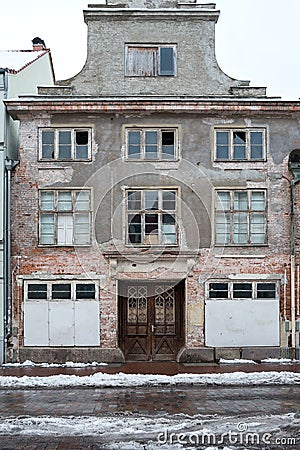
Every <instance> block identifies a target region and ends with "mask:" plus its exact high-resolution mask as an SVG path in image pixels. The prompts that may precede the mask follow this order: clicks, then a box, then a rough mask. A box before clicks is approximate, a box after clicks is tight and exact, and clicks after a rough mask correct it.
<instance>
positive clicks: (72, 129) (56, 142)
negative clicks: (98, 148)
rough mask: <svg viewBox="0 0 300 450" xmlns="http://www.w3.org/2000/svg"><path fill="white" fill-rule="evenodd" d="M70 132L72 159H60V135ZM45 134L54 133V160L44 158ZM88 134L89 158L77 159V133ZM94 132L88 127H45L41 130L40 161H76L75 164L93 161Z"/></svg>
mask: <svg viewBox="0 0 300 450" xmlns="http://www.w3.org/2000/svg"><path fill="white" fill-rule="evenodd" d="M63 131H66V132H70V133H71V143H70V145H71V157H70V158H61V157H59V147H60V145H59V133H60V132H63ZM43 132H53V133H54V142H53V145H54V147H53V150H54V154H53V157H52V158H46V157H43ZM78 132H79V133H80V132H87V133H88V142H87V144H86V145H87V152H88V154H87V157H86V158H77V157H76V146H77V144H76V133H78ZM91 136H92V130H91V128H88V127H83V128H80V127H53V128H52V127H45V128H39V161H75V162H78V161H80V162H83V161H91V159H92V139H91Z"/></svg>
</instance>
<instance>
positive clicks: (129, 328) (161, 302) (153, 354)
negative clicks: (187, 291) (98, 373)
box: [119, 283, 184, 361]
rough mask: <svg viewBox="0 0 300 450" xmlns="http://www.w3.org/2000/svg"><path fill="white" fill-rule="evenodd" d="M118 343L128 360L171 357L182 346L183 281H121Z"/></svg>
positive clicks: (150, 359) (166, 358) (172, 357)
mask: <svg viewBox="0 0 300 450" xmlns="http://www.w3.org/2000/svg"><path fill="white" fill-rule="evenodd" d="M120 292H121V293H122V296H121V295H120V296H119V345H120V347H121V349H122V350H123V351H124V354H125V358H126V359H127V360H132V361H152V360H175V359H176V355H177V353H178V350H179V349H180V347H181V346H182V345H183V342H184V338H183V324H184V314H183V312H184V308H183V305H184V295H183V294H184V284H183V283H179V284H178V285H176V286H173V285H168V284H167V283H164V284H155V285H154V284H150V283H149V284H126V285H125V284H123V285H122V288H121V290H120Z"/></svg>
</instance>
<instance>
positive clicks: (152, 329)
mask: <svg viewBox="0 0 300 450" xmlns="http://www.w3.org/2000/svg"><path fill="white" fill-rule="evenodd" d="M154 330H155V327H154V325H151V331H152V333H154Z"/></svg>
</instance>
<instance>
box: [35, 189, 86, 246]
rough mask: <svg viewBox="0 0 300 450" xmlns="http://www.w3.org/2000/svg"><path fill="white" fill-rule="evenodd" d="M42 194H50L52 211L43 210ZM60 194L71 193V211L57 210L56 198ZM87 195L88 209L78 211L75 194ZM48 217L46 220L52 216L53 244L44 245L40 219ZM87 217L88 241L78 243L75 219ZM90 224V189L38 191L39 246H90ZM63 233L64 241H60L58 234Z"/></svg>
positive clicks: (77, 224) (77, 225) (41, 220)
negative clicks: (51, 195)
mask: <svg viewBox="0 0 300 450" xmlns="http://www.w3.org/2000/svg"><path fill="white" fill-rule="evenodd" d="M43 193H52V194H53V198H54V208H53V209H43V208H42V195H43ZM60 193H71V206H72V207H71V209H68V210H60V209H59V208H58V197H59V194H60ZM83 193H88V194H89V209H79V208H78V207H77V205H79V203H77V199H76V197H77V194H78V195H79V196H80V194H83ZM47 215H48V219H50V216H53V222H52V220H51V223H53V242H51V243H46V242H43V233H42V231H43V230H42V228H43V219H42V217H45V216H47ZM83 216H85V217H86V216H87V217H88V229H89V232H88V239H86V242H84V243H80V241H79V239H78V233H77V234H76V227H77V231H78V229H79V223H78V221H77V222H76V219H77V220H78V218H79V217H81V218H82V217H83ZM60 218H63V219H64V220H65V224H66V227H65V228H63V222H62V221H61V220H60ZM91 224H92V189H80V188H78V189H76V188H74V189H73V188H72V189H40V191H39V245H40V246H47V247H49V246H59V247H61V246H90V245H91V233H92V230H91ZM67 226H69V231H70V233H71V238H69V237H68V235H67V231H68V230H67ZM60 230H62V231H63V232H65V236H67V237H66V239H65V240H63V241H61V239H60V237H59V232H61V231H60Z"/></svg>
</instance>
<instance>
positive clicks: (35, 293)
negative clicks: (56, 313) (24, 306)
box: [28, 284, 47, 300]
mask: <svg viewBox="0 0 300 450" xmlns="http://www.w3.org/2000/svg"><path fill="white" fill-rule="evenodd" d="M28 300H47V284H29V285H28Z"/></svg>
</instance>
